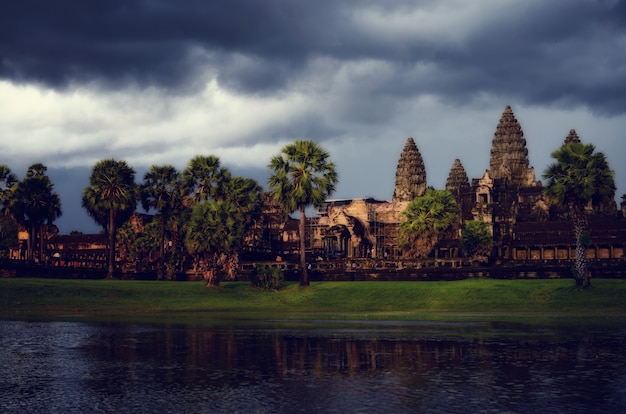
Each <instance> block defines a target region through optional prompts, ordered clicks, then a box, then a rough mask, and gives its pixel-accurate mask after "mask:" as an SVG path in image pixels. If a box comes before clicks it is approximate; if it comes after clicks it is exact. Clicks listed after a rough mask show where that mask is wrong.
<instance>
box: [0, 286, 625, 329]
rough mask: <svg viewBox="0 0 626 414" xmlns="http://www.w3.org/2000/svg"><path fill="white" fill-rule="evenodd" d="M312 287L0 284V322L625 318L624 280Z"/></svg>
mask: <svg viewBox="0 0 626 414" xmlns="http://www.w3.org/2000/svg"><path fill="white" fill-rule="evenodd" d="M592 283H593V286H592V287H591V288H590V289H588V290H585V291H580V290H578V289H576V288H575V286H574V281H573V280H570V279H554V280H493V279H469V280H462V281H455V282H318V283H312V284H311V286H310V287H308V288H301V287H300V286H298V285H297V284H288V285H287V286H286V287H285V288H284V289H283V290H281V291H278V292H267V291H262V290H257V289H254V288H251V287H250V285H249V284H248V283H243V282H227V283H223V284H222V286H221V287H219V288H206V287H205V286H204V283H203V282H156V281H121V280H57V279H36V278H33V279H12V278H3V279H0V317H3V318H14V317H28V316H56V317H59V316H60V315H61V316H77V315H85V316H107V317H113V316H125V317H131V316H132V317H157V318H177V317H178V318H189V317H194V318H198V317H205V316H211V315H221V314H228V315H229V318H268V317H280V318H286V319H290V318H291V319H312V318H315V319H335V318H348V319H396V320H404V319H406V320H410V319H428V318H437V317H439V316H438V315H441V314H445V315H448V316H449V315H456V317H467V315H478V314H481V315H501V316H508V317H511V316H515V315H520V316H522V317H524V318H529V317H533V318H534V317H545V316H546V315H557V314H558V315H569V316H585V315H590V316H603V315H606V316H616V317H620V318H624V317H626V280H613V279H594V280H593V282H592Z"/></svg>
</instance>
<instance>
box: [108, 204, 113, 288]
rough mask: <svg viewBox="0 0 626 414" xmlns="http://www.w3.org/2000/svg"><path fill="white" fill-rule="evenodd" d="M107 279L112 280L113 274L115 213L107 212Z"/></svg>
mask: <svg viewBox="0 0 626 414" xmlns="http://www.w3.org/2000/svg"><path fill="white" fill-rule="evenodd" d="M108 262H109V263H108V271H107V279H113V275H114V274H115V213H114V211H113V209H111V210H110V211H109V260H108Z"/></svg>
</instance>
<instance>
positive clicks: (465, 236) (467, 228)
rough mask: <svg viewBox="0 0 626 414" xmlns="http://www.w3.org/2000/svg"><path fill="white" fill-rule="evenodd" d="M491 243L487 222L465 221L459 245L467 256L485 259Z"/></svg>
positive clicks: (491, 237) (491, 238)
mask: <svg viewBox="0 0 626 414" xmlns="http://www.w3.org/2000/svg"><path fill="white" fill-rule="evenodd" d="M492 244H493V236H492V235H491V229H490V227H489V223H486V222H484V221H481V220H470V221H466V222H465V225H464V226H463V232H462V233H461V247H462V248H463V251H464V252H465V254H466V255H467V256H468V257H471V258H473V259H474V260H481V261H486V260H487V258H488V257H489V253H490V251H491V246H492Z"/></svg>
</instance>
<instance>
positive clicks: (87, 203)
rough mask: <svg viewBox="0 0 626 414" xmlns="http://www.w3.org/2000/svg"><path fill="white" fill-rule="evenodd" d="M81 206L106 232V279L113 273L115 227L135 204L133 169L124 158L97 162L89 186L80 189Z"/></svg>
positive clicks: (132, 210)
mask: <svg viewBox="0 0 626 414" xmlns="http://www.w3.org/2000/svg"><path fill="white" fill-rule="evenodd" d="M82 205H83V207H84V208H85V209H86V210H87V212H88V213H89V215H90V216H91V217H92V218H94V220H95V221H96V222H97V223H98V224H101V225H103V226H104V227H105V229H106V230H107V231H108V235H109V246H108V248H109V251H108V260H107V261H108V270H107V278H109V279H110V278H112V277H113V275H114V274H115V237H116V226H118V225H120V224H122V223H123V222H124V221H126V220H128V219H129V218H130V216H131V215H132V213H133V212H134V211H135V208H136V207H137V186H136V184H135V170H133V169H132V168H131V167H129V166H128V164H126V162H125V161H116V160H114V159H107V160H102V161H99V162H97V163H96V165H94V167H93V169H92V171H91V175H90V177H89V186H87V187H86V188H85V189H84V190H83V199H82ZM105 217H108V219H106V220H105ZM103 223H104V224H103Z"/></svg>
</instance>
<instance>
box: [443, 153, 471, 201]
mask: <svg viewBox="0 0 626 414" xmlns="http://www.w3.org/2000/svg"><path fill="white" fill-rule="evenodd" d="M461 188H469V179H468V178H467V173H466V172H465V168H463V164H461V160H459V159H458V158H457V159H455V160H454V163H453V164H452V168H451V169H450V173H449V174H448V180H447V181H446V190H448V191H450V192H451V193H452V194H454V196H455V197H457V198H458V197H459V193H460V190H461Z"/></svg>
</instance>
